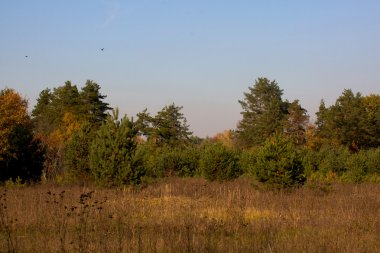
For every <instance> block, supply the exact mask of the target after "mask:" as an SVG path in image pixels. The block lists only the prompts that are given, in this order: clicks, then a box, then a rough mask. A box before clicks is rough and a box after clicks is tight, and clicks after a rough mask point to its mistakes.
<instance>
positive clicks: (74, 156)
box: [65, 123, 95, 181]
mask: <svg viewBox="0 0 380 253" xmlns="http://www.w3.org/2000/svg"><path fill="white" fill-rule="evenodd" d="M94 135H95V134H94V130H93V128H92V127H91V124H90V123H87V124H83V125H82V126H81V128H80V129H79V131H77V132H75V133H74V134H73V136H72V138H71V140H70V142H69V143H68V144H67V145H66V153H65V171H66V172H67V175H68V177H69V178H70V180H74V181H75V180H86V179H88V178H90V177H91V171H90V162H89V155H90V144H91V142H92V140H93V138H94Z"/></svg>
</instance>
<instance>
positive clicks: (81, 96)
mask: <svg viewBox="0 0 380 253" xmlns="http://www.w3.org/2000/svg"><path fill="white" fill-rule="evenodd" d="M99 90H100V86H99V85H98V84H96V83H95V82H93V81H91V80H88V81H87V82H86V84H85V86H84V87H83V88H82V90H81V91H78V88H77V86H76V85H72V84H71V82H70V81H67V82H66V83H65V85H63V86H59V87H57V88H54V89H53V91H51V90H50V89H45V90H43V91H42V92H41V93H40V96H39V98H38V99H37V104H36V106H35V107H34V109H33V111H32V117H33V121H34V123H35V127H36V131H37V132H42V133H44V134H49V133H51V132H52V131H54V130H56V129H58V128H60V126H61V125H62V122H63V118H64V115H65V113H70V114H72V115H74V117H75V118H76V119H78V120H79V121H81V122H83V121H84V122H90V123H91V124H94V125H100V124H101V123H102V122H104V121H105V119H106V118H107V114H106V112H107V111H108V110H110V109H112V108H110V107H109V106H108V103H105V102H103V100H104V99H105V98H106V96H105V95H102V94H101V93H100V92H99Z"/></svg>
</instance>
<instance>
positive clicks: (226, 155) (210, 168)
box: [198, 143, 242, 180]
mask: <svg viewBox="0 0 380 253" xmlns="http://www.w3.org/2000/svg"><path fill="white" fill-rule="evenodd" d="M201 151H202V153H201V155H200V158H199V168H198V173H199V174H200V175H201V176H203V177H204V178H205V179H207V180H227V179H233V178H236V177H238V176H240V175H241V174H242V173H241V172H242V170H241V168H240V165H239V158H238V155H237V153H236V152H235V151H233V150H231V149H229V148H227V147H225V146H224V145H223V144H221V143H210V144H205V145H204V147H203V148H202V150H201Z"/></svg>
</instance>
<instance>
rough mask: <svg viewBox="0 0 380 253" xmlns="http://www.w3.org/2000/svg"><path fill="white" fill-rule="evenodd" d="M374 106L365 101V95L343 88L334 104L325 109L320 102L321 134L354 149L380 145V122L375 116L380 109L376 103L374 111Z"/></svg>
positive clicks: (319, 130)
mask: <svg viewBox="0 0 380 253" xmlns="http://www.w3.org/2000/svg"><path fill="white" fill-rule="evenodd" d="M375 104H376V103H375ZM371 108H372V109H374V107H372V106H371V105H369V104H366V98H365V97H363V96H362V95H361V94H360V93H356V94H354V93H353V92H352V91H351V90H344V91H343V93H342V95H341V96H340V97H339V98H338V99H337V100H336V102H335V104H334V105H332V106H330V107H328V108H326V106H325V105H324V104H323V103H321V106H320V108H319V112H318V113H317V117H318V118H317V126H318V135H319V136H320V137H322V138H324V139H326V140H329V141H330V142H332V143H336V144H339V145H344V146H347V147H349V148H350V149H351V150H352V151H358V150H359V149H360V148H366V147H377V146H378V145H379V143H380V142H379V140H380V135H379V134H378V133H379V130H378V129H379V127H378V126H379V124H378V123H379V122H380V121H378V120H377V117H376V116H375V115H376V114H378V113H379V111H380V109H376V106H375V109H374V110H372V109H371ZM378 108H380V106H379V107H378Z"/></svg>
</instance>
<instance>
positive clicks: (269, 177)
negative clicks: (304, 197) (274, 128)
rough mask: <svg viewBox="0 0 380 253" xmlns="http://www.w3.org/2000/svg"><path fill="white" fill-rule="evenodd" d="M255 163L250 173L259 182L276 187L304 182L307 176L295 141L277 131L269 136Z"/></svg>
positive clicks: (285, 186)
mask: <svg viewBox="0 0 380 253" xmlns="http://www.w3.org/2000/svg"><path fill="white" fill-rule="evenodd" d="M255 158H256V162H255V165H254V166H252V167H250V171H249V173H250V174H251V175H253V176H254V177H255V178H256V179H257V180H258V181H259V182H262V183H265V184H267V185H270V186H271V187H275V188H287V187H292V186H294V185H298V184H302V183H303V182H304V181H305V180H306V177H305V175H304V166H303V164H302V158H301V156H300V154H299V153H298V151H297V149H296V148H295V146H294V144H293V141H292V140H291V139H289V138H286V137H285V136H284V135H282V134H279V133H276V134H274V135H273V136H272V137H270V138H268V139H267V140H266V142H265V143H264V146H263V147H261V148H260V149H259V150H258V151H257V154H256V156H255Z"/></svg>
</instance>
